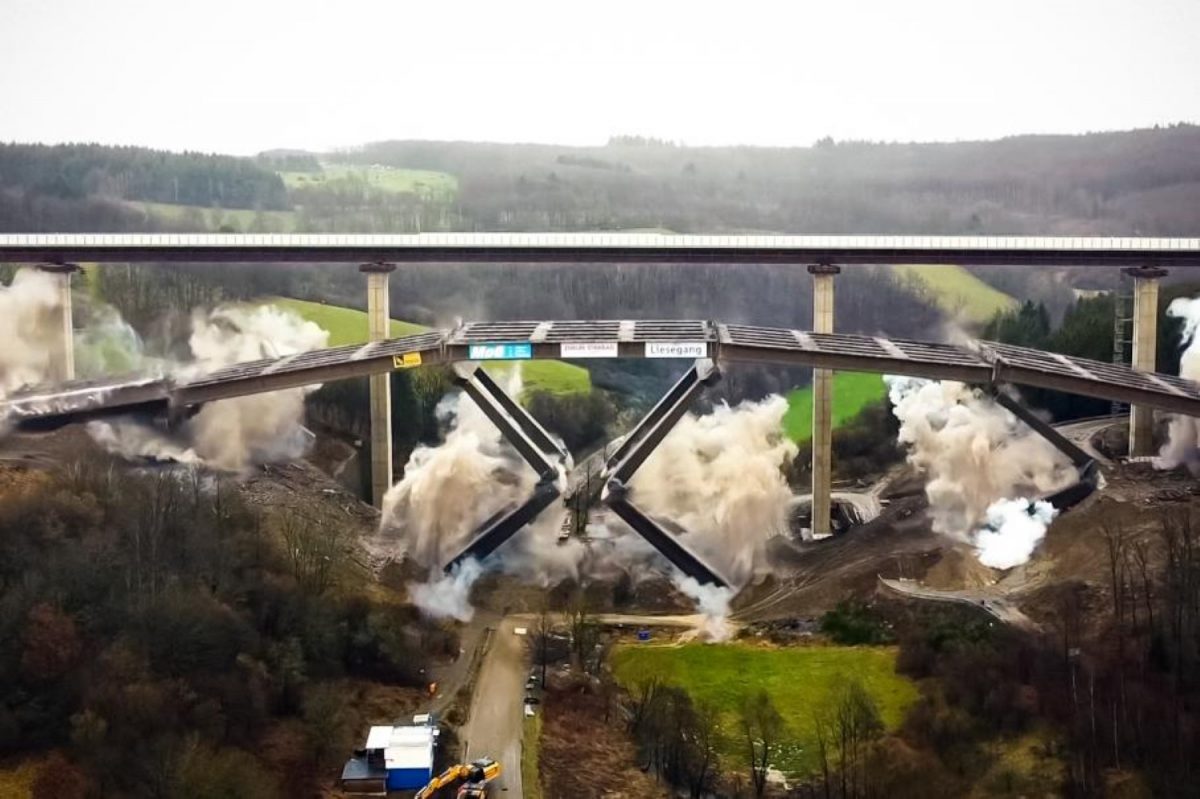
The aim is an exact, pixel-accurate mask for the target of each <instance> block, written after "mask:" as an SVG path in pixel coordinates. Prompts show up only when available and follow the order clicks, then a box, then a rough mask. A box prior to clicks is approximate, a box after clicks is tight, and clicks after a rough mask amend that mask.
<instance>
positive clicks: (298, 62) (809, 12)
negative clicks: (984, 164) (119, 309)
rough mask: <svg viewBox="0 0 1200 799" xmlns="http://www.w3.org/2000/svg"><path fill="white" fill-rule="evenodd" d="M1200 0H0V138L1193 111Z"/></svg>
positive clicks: (499, 131)
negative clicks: (316, 0)
mask: <svg viewBox="0 0 1200 799" xmlns="http://www.w3.org/2000/svg"><path fill="white" fill-rule="evenodd" d="M1198 33H1200V0H974V1H972V0H944V1H943V0H860V1H858V2H856V1H855V0H841V1H840V2H839V1H838V0H821V2H810V1H809V0H790V2H763V1H761V0H719V1H718V0H712V1H711V2H710V0H686V1H684V2H674V0H670V1H667V0H636V1H629V0H605V1H604V2H580V1H579V0H545V1H543V0H426V2H422V3H413V2H407V0H379V1H378V2H370V1H367V0H338V1H337V2H333V1H330V0H326V1H324V2H311V1H310V0H236V1H235V2H233V1H230V0H206V1H205V2H203V3H196V2H182V0H0V140H18V141H33V140H39V141H81V140H86V141H99V142H104V143H121V144H141V145H150V146H155V147H165V148H171V149H184V148H187V149H199V150H215V151H223V152H232V153H253V152H257V151H259V150H262V149H266V148H271V147H300V148H307V149H329V148H334V147H344V146H351V145H354V144H358V143H362V142H366V141H373V140H379V139H392V138H395V139H399V138H430V139H470V140H489V141H539V142H555V143H563V144H602V143H603V142H604V141H605V140H606V139H607V138H608V137H609V136H610V135H613V134H640V135H647V136H657V137H661V138H667V139H673V140H681V141H684V142H687V143H688V144H761V145H807V144H811V143H812V142H813V141H814V140H815V139H817V138H820V137H822V136H825V135H831V136H833V137H835V138H838V139H844V138H856V139H873V140H954V139H976V138H994V137H998V136H1004V135H1009V134H1016V133H1028V132H1082V131H1089V130H1107V129H1126V128H1132V127H1143V126H1148V125H1153V124H1156V123H1169V122H1175V121H1184V120H1186V121H1200V45H1198V44H1197V34H1198Z"/></svg>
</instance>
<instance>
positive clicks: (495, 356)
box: [467, 341, 533, 361]
mask: <svg viewBox="0 0 1200 799" xmlns="http://www.w3.org/2000/svg"><path fill="white" fill-rule="evenodd" d="M467 357H468V358H470V359H471V360H472V361H525V360H529V359H530V358H532V357H533V345H532V344H530V343H529V342H528V341H512V342H503V343H497V344H472V345H471V346H470V347H469V348H468V350H467Z"/></svg>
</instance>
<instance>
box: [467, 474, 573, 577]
mask: <svg viewBox="0 0 1200 799" xmlns="http://www.w3.org/2000/svg"><path fill="white" fill-rule="evenodd" d="M558 496H559V491H558V486H557V484H556V483H555V478H554V477H552V476H549V475H547V476H544V477H543V478H542V479H541V480H540V481H538V484H537V486H536V487H535V488H534V490H533V494H532V495H531V496H530V497H529V499H527V500H525V501H524V502H523V503H521V504H520V505H519V506H517V507H516V508H515V509H513V510H512V511H510V512H508V513H505V514H503V515H501V516H499V517H494V518H491V519H488V520H487V521H486V522H484V523H483V525H482V526H480V528H479V529H478V530H477V531H476V533H475V535H474V536H473V537H472V538H471V542H470V543H469V544H467V545H466V546H465V547H463V549H462V551H461V552H459V553H458V554H457V555H455V556H454V557H453V558H452V559H451V560H450V561H449V562H448V563H446V566H445V571H446V572H450V571H452V570H453V569H454V568H455V567H456V566H458V565H460V564H461V563H463V562H464V561H466V560H468V559H471V558H474V559H475V560H483V559H484V558H486V557H487V556H488V555H490V554H492V553H493V552H495V551H496V549H498V548H499V547H500V545H501V544H503V543H504V542H505V541H507V540H508V539H510V538H512V537H513V536H514V535H516V533H517V531H518V530H520V529H521V528H522V527H524V526H525V525H527V524H529V523H530V522H532V521H533V520H534V519H536V518H537V517H538V515H539V514H541V512H542V511H544V510H545V509H546V508H548V507H550V505H551V504H552V503H553V502H554V500H555V499H557V498H558Z"/></svg>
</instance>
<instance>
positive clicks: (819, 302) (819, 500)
mask: <svg viewBox="0 0 1200 799" xmlns="http://www.w3.org/2000/svg"><path fill="white" fill-rule="evenodd" d="M841 271H842V269H841V267H839V266H834V265H833V264H810V265H809V267H808V273H809V274H810V275H812V282H813V314H812V316H813V324H812V329H813V332H814V333H832V332H833V278H834V276H835V275H837V274H838V273H840V272H841ZM812 422H813V427H812V533H813V536H814V537H815V536H824V535H829V534H830V533H831V532H833V529H832V525H831V522H830V515H831V503H832V494H833V371H832V370H830V369H813V417H812Z"/></svg>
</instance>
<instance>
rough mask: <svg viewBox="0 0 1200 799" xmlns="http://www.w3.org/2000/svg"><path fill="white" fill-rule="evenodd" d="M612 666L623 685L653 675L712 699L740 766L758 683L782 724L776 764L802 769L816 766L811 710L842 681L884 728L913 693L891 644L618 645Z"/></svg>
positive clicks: (730, 754) (728, 753) (726, 746)
mask: <svg viewBox="0 0 1200 799" xmlns="http://www.w3.org/2000/svg"><path fill="white" fill-rule="evenodd" d="M612 657H613V668H614V670H615V672H616V675H617V679H618V680H619V681H620V682H621V684H622V685H625V686H629V685H634V684H636V683H637V682H638V681H640V680H642V679H645V678H646V677H649V676H652V675H658V676H660V677H662V678H663V679H664V680H665V681H666V682H667V683H669V684H671V685H676V686H679V687H681V688H683V689H685V690H686V691H687V692H688V693H689V694H690V695H691V697H692V699H693V701H697V702H707V703H710V704H712V705H713V706H714V707H716V708H717V709H718V711H719V712H720V713H721V725H722V736H721V737H722V740H721V755H722V757H723V758H725V759H727V762H728V763H729V764H730V765H731V766H732V767H734V768H739V769H740V768H744V760H745V754H744V752H743V749H744V746H743V743H742V741H741V740H740V737H739V735H738V733H737V713H738V708H739V706H740V704H741V702H742V699H743V697H745V696H747V695H748V694H750V693H751V692H754V691H757V690H758V689H759V688H763V689H765V690H766V691H767V693H768V694H770V696H771V699H772V700H773V701H774V702H775V706H776V707H777V708H778V709H779V713H780V715H782V716H783V719H784V722H785V724H786V725H787V728H788V737H789V739H790V740H789V742H788V743H787V744H786V745H785V747H784V751H783V754H782V756H781V757H780V758H779V761H778V762H776V763H775V765H776V767H778V768H779V769H780V770H782V771H783V772H785V773H787V774H792V775H803V774H809V773H812V772H813V771H815V770H816V769H817V768H818V766H819V760H818V759H817V753H816V747H815V745H814V740H815V735H814V732H813V730H814V725H813V712H814V710H816V709H818V708H822V707H824V706H825V703H827V702H828V698H829V697H830V696H832V695H834V694H835V693H836V689H837V688H838V686H839V685H840V684H842V682H843V681H845V680H848V679H857V680H858V681H859V682H861V683H862V685H863V687H864V688H866V689H867V691H868V692H869V693H870V694H871V696H872V697H874V699H875V702H876V703H877V704H878V706H879V712H880V715H881V716H882V718H883V722H884V724H885V725H886V726H887V728H888V729H889V730H890V729H894V728H895V727H896V726H898V725H899V724H900V722H901V720H902V719H903V717H904V713H905V711H906V710H907V709H908V707H909V706H910V705H911V704H912V703H913V702H914V701H916V699H917V687H916V685H914V684H913V683H912V682H911V681H909V680H907V679H906V678H904V677H901V676H899V675H898V674H896V671H895V666H896V650H895V648H894V647H844V646H812V647H791V648H785V649H765V648H760V647H756V646H751V645H747V644H721V645H713V644H685V645H684V646H679V647H674V646H646V645H623V646H620V647H618V648H617V649H616V650H615V651H614V652H613V656H612Z"/></svg>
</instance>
